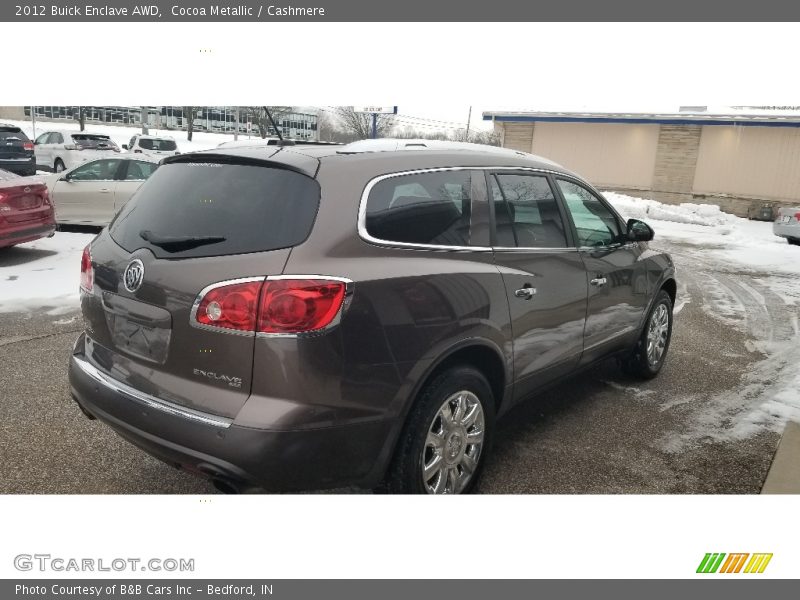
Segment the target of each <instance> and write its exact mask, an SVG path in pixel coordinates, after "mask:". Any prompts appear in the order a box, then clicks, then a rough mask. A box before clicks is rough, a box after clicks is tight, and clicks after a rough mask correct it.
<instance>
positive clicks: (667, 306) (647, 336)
mask: <svg viewBox="0 0 800 600" xmlns="http://www.w3.org/2000/svg"><path fill="white" fill-rule="evenodd" d="M671 339H672V299H671V298H670V296H669V294H668V293H667V292H665V291H664V290H661V291H659V292H658V295H657V296H656V300H655V302H654V303H653V307H652V308H651V309H650V314H649V315H648V316H647V321H646V322H645V326H644V330H643V331H642V335H641V336H640V337H639V340H638V341H637V342H636V346H635V347H634V349H633V351H632V352H631V354H630V356H629V357H628V358H627V359H625V360H624V361H623V363H622V366H623V368H624V370H625V371H626V372H627V373H629V374H630V375H633V376H635V377H641V378H644V379H652V378H653V377H655V376H656V375H658V373H659V371H661V367H662V366H664V360H665V359H666V358H667V350H669V342H670V340H671Z"/></svg>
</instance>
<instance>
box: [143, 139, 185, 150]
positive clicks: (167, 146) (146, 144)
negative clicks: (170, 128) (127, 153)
mask: <svg viewBox="0 0 800 600" xmlns="http://www.w3.org/2000/svg"><path fill="white" fill-rule="evenodd" d="M139 146H141V147H142V148H144V149H145V150H170V151H172V150H177V149H178V144H176V143H175V141H174V140H149V139H146V138H144V139H140V140H139Z"/></svg>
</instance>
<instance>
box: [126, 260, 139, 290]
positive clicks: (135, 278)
mask: <svg viewBox="0 0 800 600" xmlns="http://www.w3.org/2000/svg"><path fill="white" fill-rule="evenodd" d="M143 280H144V265H143V264H142V261H140V260H139V259H138V258H136V259H134V260H132V261H131V262H129V263H128V266H127V267H125V272H124V273H123V274H122V285H124V286H125V289H126V290H128V291H129V292H135V291H136V290H138V289H139V288H140V287H141V285H142V281H143Z"/></svg>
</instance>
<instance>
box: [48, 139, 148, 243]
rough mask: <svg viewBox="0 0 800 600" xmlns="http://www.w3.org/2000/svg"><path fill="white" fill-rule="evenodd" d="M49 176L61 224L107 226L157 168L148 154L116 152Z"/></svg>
mask: <svg viewBox="0 0 800 600" xmlns="http://www.w3.org/2000/svg"><path fill="white" fill-rule="evenodd" d="M114 156H115V157H114V158H99V159H95V160H91V161H89V162H86V163H83V164H81V165H79V166H77V167H73V168H72V169H69V170H68V171H64V172H63V173H57V174H55V175H49V176H47V186H48V188H49V189H50V197H51V198H52V200H53V203H54V204H55V207H56V219H57V220H58V222H59V223H65V224H71V225H94V226H98V227H104V226H105V225H108V224H109V223H110V222H111V219H112V218H113V217H114V215H115V214H116V213H117V212H118V211H119V210H120V209H121V208H122V207H123V206H124V205H125V203H126V202H127V201H128V200H129V199H130V197H131V196H132V195H133V194H134V193H135V192H136V190H138V189H139V187H140V186H141V185H142V183H144V181H145V180H146V179H147V178H148V177H150V175H152V174H153V172H154V171H155V170H156V169H157V168H158V159H157V158H155V157H151V156H146V155H136V157H133V156H126V155H124V154H123V155H119V154H116V155H114Z"/></svg>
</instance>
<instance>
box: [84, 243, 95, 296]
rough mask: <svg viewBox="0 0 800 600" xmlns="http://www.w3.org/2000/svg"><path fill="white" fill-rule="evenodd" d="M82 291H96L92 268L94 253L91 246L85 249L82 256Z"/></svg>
mask: <svg viewBox="0 0 800 600" xmlns="http://www.w3.org/2000/svg"><path fill="white" fill-rule="evenodd" d="M81 289H82V290H83V291H84V292H89V293H91V292H92V290H93V289H94V268H92V253H91V252H90V251H89V246H86V248H84V249H83V256H81Z"/></svg>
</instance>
